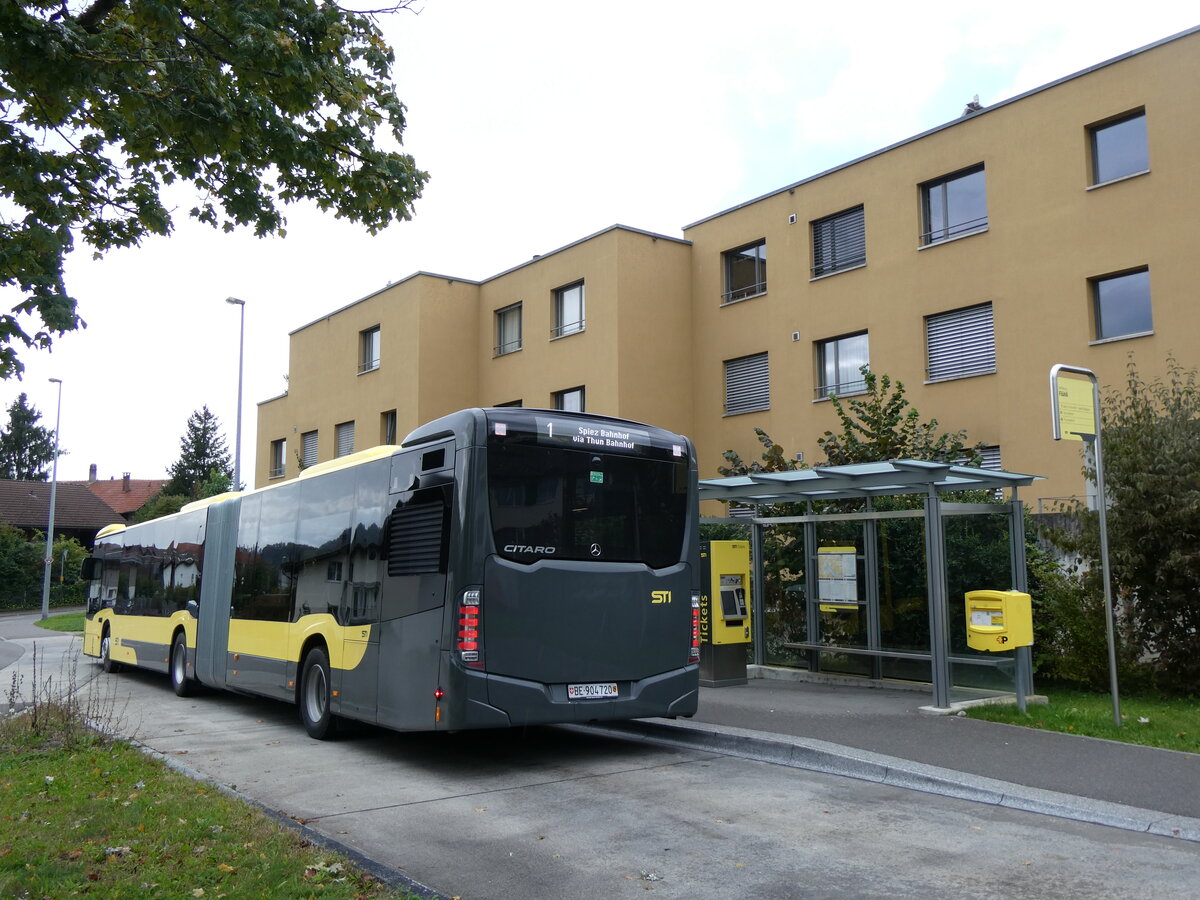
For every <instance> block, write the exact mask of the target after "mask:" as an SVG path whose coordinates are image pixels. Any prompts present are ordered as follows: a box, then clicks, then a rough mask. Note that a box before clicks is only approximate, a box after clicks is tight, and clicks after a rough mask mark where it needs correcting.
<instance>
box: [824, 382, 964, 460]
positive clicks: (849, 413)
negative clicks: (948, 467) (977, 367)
mask: <svg viewBox="0 0 1200 900" xmlns="http://www.w3.org/2000/svg"><path fill="white" fill-rule="evenodd" d="M859 371H860V372H861V373H862V376H863V381H864V382H865V383H866V392H865V393H864V394H863V395H862V396H855V397H853V398H851V399H850V400H847V401H843V400H842V399H841V398H840V397H838V396H837V395H836V394H835V395H833V396H831V397H830V398H829V399H830V402H831V403H832V404H833V409H834V412H836V413H837V416H838V419H839V420H841V432H840V433H839V434H834V433H833V432H832V431H826V432H825V436H824V437H820V438H817V444H818V445H819V446H820V447H821V449H822V450H824V451H825V463H826V465H830V466H844V465H849V464H852V463H863V462H879V461H883V460H889V459H922V460H931V461H934V462H953V463H957V464H959V465H976V464H978V462H979V460H980V459H981V454H980V451H981V450H982V448H983V446H984V445H983V444H976V445H975V446H973V447H971V446H968V445H967V433H966V431H954V432H939V431H938V427H939V426H938V420H937V419H930V420H929V421H928V422H922V421H921V414H920V413H919V412H917V410H915V409H913V408H911V407H910V406H909V403H908V400H907V399H905V397H904V383H903V382H901V381H896V382H895V386H894V387H893V382H892V379H891V378H890V377H889V376H887V375H876V374H875V373H874V372H871V371H870V370H869V369H868V368H867V367H866V366H863V367H862V368H861V369H860V370H859Z"/></svg>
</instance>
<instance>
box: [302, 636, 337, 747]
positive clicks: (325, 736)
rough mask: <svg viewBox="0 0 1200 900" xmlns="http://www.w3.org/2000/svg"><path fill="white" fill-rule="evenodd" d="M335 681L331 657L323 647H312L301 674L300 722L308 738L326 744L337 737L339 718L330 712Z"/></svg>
mask: <svg viewBox="0 0 1200 900" xmlns="http://www.w3.org/2000/svg"><path fill="white" fill-rule="evenodd" d="M332 686H333V681H332V679H331V677H330V673H329V657H328V656H326V655H325V650H324V648H322V647H313V648H312V649H311V650H309V651H308V653H307V654H306V655H305V657H304V664H303V667H302V668H301V670H300V697H299V699H300V721H301V722H303V723H304V730H305V731H307V732H308V734H309V737H314V738H316V739H317V740H318V741H326V740H329V739H330V738H332V737H333V736H334V735H335V734H337V717H336V716H335V715H334V714H333V712H332V711H331V710H330V708H329V699H330V695H331V688H332Z"/></svg>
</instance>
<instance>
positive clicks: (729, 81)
mask: <svg viewBox="0 0 1200 900" xmlns="http://www.w3.org/2000/svg"><path fill="white" fill-rule="evenodd" d="M420 2H422V3H423V6H422V9H421V12H420V14H419V15H413V14H409V13H401V14H399V15H394V16H385V17H383V18H382V20H381V25H382V27H383V29H384V32H385V34H386V36H387V37H388V39H389V40H390V42H391V43H392V46H393V47H394V48H395V50H396V58H397V64H396V69H395V78H396V83H397V85H398V93H399V95H400V97H401V99H402V100H403V101H404V102H405V103H406V104H407V106H408V129H407V131H406V137H405V147H406V148H407V149H408V151H409V152H411V153H412V154H413V155H414V156H415V157H416V159H417V162H418V164H419V165H420V166H421V168H423V169H425V170H426V171H428V172H430V173H431V175H432V180H431V182H430V184H429V186H428V188H427V189H426V191H425V195H424V197H423V199H421V200H420V201H418V203H417V206H416V214H415V217H414V219H413V220H412V221H411V222H401V223H398V224H396V225H393V226H392V227H391V228H389V229H388V230H387V231H386V232H384V233H383V234H381V235H379V236H377V237H375V238H371V237H369V236H368V235H367V234H366V232H365V231H364V230H363V229H361V228H359V227H358V226H355V225H351V224H348V223H346V222H339V221H335V220H334V219H333V218H332V216H323V215H322V214H320V213H319V212H317V211H315V210H313V209H311V208H299V207H293V208H292V209H291V210H290V211H289V212H288V213H287V215H288V235H287V237H286V238H285V239H278V238H271V239H266V240H258V239H256V238H255V237H254V236H253V235H252V234H250V233H248V232H239V233H234V234H232V235H224V234H221V233H219V232H215V231H213V230H212V229H210V228H207V227H205V226H200V225H196V224H193V223H191V222H190V221H188V220H187V219H186V209H187V203H188V198H187V197H182V198H181V200H180V204H179V205H180V207H181V208H182V209H183V210H184V211H185V212H184V213H183V214H182V215H181V217H180V218H178V219H177V221H176V230H175V233H174V234H173V235H172V236H171V237H169V238H162V239H154V240H150V241H147V242H146V243H145V244H144V245H143V246H142V247H140V248H134V249H130V250H123V251H118V252H114V253H110V254H108V255H107V256H106V257H105V258H104V259H102V260H100V261H94V260H92V259H91V258H90V254H89V253H88V252H87V251H86V250H83V251H79V252H76V253H75V254H74V255H73V256H72V257H71V258H70V260H69V262H68V266H67V283H68V289H69V290H71V291H72V293H74V295H75V296H76V297H78V298H79V300H80V314H81V315H82V316H83V318H84V319H85V320H86V321H87V322H88V328H87V329H86V330H83V331H80V332H78V333H75V334H71V335H68V336H66V337H63V338H61V339H59V340H58V341H56V344H55V347H54V350H53V351H52V352H50V353H43V352H33V351H25V352H23V353H22V359H23V360H24V362H25V365H26V367H27V368H26V373H25V376H24V379H23V381H20V382H17V381H9V382H6V383H3V384H0V403H2V404H3V407H4V408H7V406H8V404H9V403H10V402H11V401H12V399H13V398H14V397H15V396H16V395H17V394H18V393H19V392H21V391H25V392H27V393H28V394H29V397H30V399H31V401H32V402H33V403H34V404H35V405H36V406H37V408H38V409H39V410H40V411H41V412H42V424H44V425H46V426H47V427H51V428H52V427H53V426H54V414H55V403H56V393H55V392H56V387H55V385H53V384H50V383H49V382H48V381H47V379H48V378H50V377H57V378H61V379H63V382H64V383H63V391H62V425H61V441H62V446H63V447H64V448H65V449H66V450H67V451H68V455H66V456H64V457H63V458H62V459H61V460H60V463H59V473H58V475H59V478H60V479H83V478H86V477H87V472H88V464H89V463H96V464H97V465H98V467H99V475H100V477H101V478H109V477H115V478H120V477H121V474H122V473H123V472H126V471H128V472H132V474H133V476H134V477H135V478H157V477H162V476H163V474H164V472H165V470H166V467H167V466H168V465H170V464H171V462H173V461H174V460H175V459H176V457H177V456H178V452H179V439H180V437H181V436H182V434H183V431H184V426H185V424H186V421H187V418H188V416H189V415H190V414H191V412H192V411H193V410H196V409H198V408H199V407H200V406H202V405H204V404H207V405H208V406H209V408H210V409H212V410H213V412H214V413H215V414H216V415H217V416H218V417H219V418H220V420H221V422H222V423H223V425H224V426H225V429H226V434H227V436H228V443H229V445H230V448H231V450H232V447H233V443H234V419H235V408H236V403H237V353H238V310H237V308H236V307H233V306H229V305H227V304H226V303H225V302H224V301H225V298H226V297H227V296H230V295H233V296H237V297H241V298H243V299H244V300H245V301H246V369H245V394H244V401H243V410H244V411H243V425H242V429H243V435H242V472H243V480H245V481H247V482H248V483H249V482H252V481H253V470H254V469H253V463H254V441H255V423H256V419H257V406H256V405H257V403H258V402H260V401H262V400H266V399H268V398H270V397H273V396H275V395H277V394H280V393H282V392H283V391H284V390H285V388H286V385H285V382H284V374H285V373H286V372H287V367H288V360H287V346H288V339H287V335H288V332H289V331H291V330H293V329H295V328H297V327H299V326H301V325H303V324H305V323H307V322H310V321H312V320H313V319H316V318H319V317H320V316H322V315H324V314H325V313H328V312H330V311H332V310H334V309H337V308H339V307H341V306H344V305H345V304H347V303H349V302H352V301H353V300H356V299H358V298H359V297H362V296H364V295H366V294H368V293H371V292H373V291H375V290H378V289H379V288H381V287H383V286H385V285H386V284H388V282H389V281H397V280H399V279H401V278H404V277H405V276H407V275H409V274H411V273H412V272H415V271H417V270H425V271H432V272H437V273H441V274H446V275H456V276H459V277H462V278H469V279H481V278H486V277H488V276H490V275H494V274H496V273H498V272H501V271H503V270H505V269H507V268H509V267H511V266H514V265H517V264H519V263H521V262H523V261H525V260H527V259H529V258H530V257H532V256H533V255H534V254H538V253H545V252H547V251H550V250H553V249H555V248H557V247H561V246H562V245H564V244H567V243H570V242H571V241H574V240H576V239H578V238H581V237H584V236H586V235H588V234H591V233H593V232H595V231H599V230H600V229H602V228H605V227H607V226H609V225H612V224H614V223H621V224H624V225H630V226H633V227H636V228H644V229H647V230H650V231H657V232H661V233H664V234H668V235H673V236H680V235H681V229H682V227H683V226H684V225H687V224H689V223H691V222H693V221H695V220H697V219H701V218H704V217H705V216H708V215H710V214H712V213H715V212H718V211H720V210H722V209H726V208H728V207H730V206H733V205H736V204H738V203H741V202H744V201H746V200H749V199H751V198H753V197H757V196H759V195H761V194H764V193H767V192H769V191H771V190H774V189H776V188H780V187H783V186H785V185H787V184H790V183H792V182H794V181H798V180H800V179H802V178H805V177H808V176H810V175H813V174H816V173H818V172H820V171H823V170H825V169H828V168H830V167H832V166H835V165H837V164H839V163H842V162H845V161H848V160H850V159H853V158H855V157H857V156H861V155H863V154H865V153H869V152H871V151H873V150H877V149H880V148H882V147H884V146H887V145H888V144H891V143H894V142H895V141H898V140H901V139H903V138H906V137H909V136H911V135H914V134H917V133H920V132H922V131H924V130H926V129H928V128H931V127H933V126H935V125H939V124H941V123H943V122H946V121H949V120H952V119H955V118H957V117H958V116H959V115H960V114H961V113H962V109H963V106H964V105H965V103H966V102H967V101H968V100H970V99H971V98H972V96H973V95H976V94H978V95H979V99H980V101H981V102H982V103H983V104H984V105H990V104H992V103H994V102H996V101H999V100H1003V99H1005V98H1008V97H1011V96H1013V95H1015V94H1019V93H1021V92H1023V91H1026V90H1029V89H1030V88H1033V87H1037V86H1038V85H1041V84H1045V83H1046V82H1048V81H1052V80H1054V79H1056V78H1059V77H1061V76H1063V75H1068V74H1070V73H1073V72H1076V71H1078V70H1080V69H1083V68H1086V67H1088V66H1090V65H1093V64H1095V63H1098V62H1101V61H1103V60H1106V59H1109V58H1111V57H1113V56H1117V55H1119V54H1121V53H1124V52H1126V51H1128V50H1132V49H1135V48H1137V47H1140V46H1143V45H1145V44H1148V43H1151V42H1153V41H1156V40H1158V39H1160V38H1164V37H1167V36H1169V35H1171V34H1175V33H1176V32H1179V31H1182V30H1184V29H1186V28H1190V27H1192V26H1193V25H1195V24H1197V22H1196V21H1195V13H1194V12H1192V11H1191V10H1190V4H1184V3H1178V2H1159V0H1143V2H1141V3H1138V4H1136V5H1132V6H1129V5H1122V6H1120V7H1116V6H1109V7H1105V6H1104V5H1103V4H1100V5H1097V4H1096V3H1095V2H1094V0H1092V2H1055V0H1042V2H1036V3H1034V2H1025V0H1015V2H1014V0H1010V2H1007V3H1003V4H1001V3H994V4H989V5H988V7H987V8H986V9H984V8H983V6H982V4H976V3H963V2H940V0H934V2H930V0H927V2H924V3H921V4H912V3H902V2H898V0H890V2H857V3H843V4H820V5H818V4H815V3H811V2H800V0H741V2H736V3H735V2H731V0H726V2H722V3H717V2H711V0H639V2H615V0H610V2H608V3H596V2H589V3H581V2H572V0H509V2H506V3H498V2H495V0H420ZM346 5H355V4H354V3H352V2H347V3H346ZM357 5H358V7H359V8H367V7H368V6H374V5H382V4H377V3H373V2H372V0H359V3H358V4H357ZM15 302H16V295H15V293H11V292H9V291H7V290H6V291H4V292H0V303H4V304H5V305H11V304H12V303H15ZM6 422H7V415H6V414H5V413H4V412H3V410H0V425H3V424H4V423H6Z"/></svg>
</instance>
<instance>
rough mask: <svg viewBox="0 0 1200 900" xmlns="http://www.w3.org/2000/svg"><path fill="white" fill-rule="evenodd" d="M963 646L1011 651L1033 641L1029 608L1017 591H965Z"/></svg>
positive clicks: (1028, 601) (1031, 614)
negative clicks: (965, 637)
mask: <svg viewBox="0 0 1200 900" xmlns="http://www.w3.org/2000/svg"><path fill="white" fill-rule="evenodd" d="M966 601H967V646H968V647H970V648H971V649H973V650H989V651H994V650H1012V649H1014V648H1016V647H1028V646H1029V645H1030V644H1032V643H1033V608H1032V606H1031V604H1030V599H1029V595H1028V594H1023V593H1021V592H1020V591H967V594H966Z"/></svg>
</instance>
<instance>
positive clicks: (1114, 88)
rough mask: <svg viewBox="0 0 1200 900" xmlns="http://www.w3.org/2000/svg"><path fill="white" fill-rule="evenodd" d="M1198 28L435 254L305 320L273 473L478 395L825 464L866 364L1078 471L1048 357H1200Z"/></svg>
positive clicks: (400, 429)
mask: <svg viewBox="0 0 1200 900" xmlns="http://www.w3.org/2000/svg"><path fill="white" fill-rule="evenodd" d="M1198 146H1200V29H1193V30H1191V31H1187V32H1184V33H1182V34H1180V35H1176V36H1174V37H1172V38H1169V39H1166V40H1164V41H1160V42H1158V43H1156V44H1153V45H1150V46H1148V47H1144V48H1141V49H1140V50H1137V51H1133V52H1131V53H1128V54H1125V55H1124V56H1121V57H1118V58H1116V59H1113V60H1109V61H1107V62H1105V63H1101V64H1099V65H1097V66H1094V67H1092V68H1090V69H1088V70H1085V71H1083V72H1080V73H1077V74H1075V75H1072V76H1069V77H1067V78H1064V79H1061V80H1059V81H1056V82H1053V83H1051V84H1048V85H1045V86H1043V87H1040V88H1037V89H1035V90H1033V91H1029V92H1027V93H1025V94H1023V95H1021V96H1019V97H1016V98H1013V99H1011V100H1008V101H1004V102H1002V103H998V104H996V105H994V106H992V107H988V108H981V109H978V110H976V109H974V108H973V107H969V108H968V110H967V112H966V113H965V114H964V116H963V117H962V118H960V119H958V120H955V121H953V122H950V123H947V124H946V125H943V126H940V127H938V128H934V129H932V130H930V131H928V132H925V133H923V134H920V135H917V136H915V137H913V138H910V139H908V140H905V141H902V142H900V143H898V144H895V145H893V146H891V147H887V148H885V149H883V150H880V151H878V152H876V153H872V154H869V155H868V156H865V157H862V158H860V159H857V160H853V161H850V162H847V163H845V164H844V165H842V166H839V167H837V168H834V169H832V170H830V171H827V172H824V173H821V174H819V175H816V176H814V177H812V178H808V179H805V180H803V181H800V182H797V183H795V184H792V185H789V186H787V187H784V188H781V189H779V190H777V191H774V192H772V193H770V194H767V195H765V196H762V197H758V198H755V199H753V200H750V201H748V202H746V203H744V204H741V205H739V206H737V207H734V208H732V209H728V210H725V211H722V212H719V213H717V214H715V215H713V216H710V217H708V218H705V219H703V220H701V221H699V222H695V223H693V224H691V225H689V226H687V227H686V228H684V229H683V233H684V237H685V239H684V240H680V239H678V238H672V237H667V236H664V235H658V234H651V233H648V232H645V231H640V230H637V229H634V228H628V227H625V226H620V225H617V226H613V227H611V228H609V229H606V230H605V231H602V232H599V233H597V234H594V235H591V236H589V237H586V238H583V239H582V240H580V241H577V242H575V243H573V244H570V245H568V246H566V247H563V248H561V249H559V250H556V251H554V252H552V253H548V254H546V255H544V256H541V257H536V258H534V259H533V260H530V261H528V262H525V263H523V264H521V265H518V266H516V267H514V268H512V269H509V270H508V271H505V272H502V273H500V274H498V275H496V276H494V277H492V278H488V279H485V280H483V281H479V282H475V281H469V280H463V279H459V278H454V277H450V276H442V275H434V274H430V273H424V272H421V273H417V274H416V275H413V276H411V277H409V278H407V279H405V280H404V281H401V282H399V283H397V284H394V285H391V286H389V287H387V288H385V289H384V290H381V291H379V292H377V293H374V294H371V295H369V296H367V297H365V298H363V299H361V300H359V301H357V302H355V303H351V304H349V305H347V306H344V307H342V308H341V309H338V310H335V311H334V312H331V313H330V314H329V315H328V316H326V317H324V318H322V319H320V320H318V321H316V322H313V323H310V324H308V325H305V326H304V327H302V328H300V329H298V330H296V331H294V332H292V334H291V350H290V354H291V359H290V369H289V385H288V392H287V393H286V394H284V395H282V396H279V397H275V398H272V399H269V400H266V401H264V402H262V403H260V404H259V408H258V446H257V448H256V449H257V453H256V469H255V484H256V485H258V486H262V485H266V484H269V483H271V482H272V481H274V480H277V479H282V478H290V477H294V476H295V475H296V474H298V472H299V470H300V468H301V467H303V466H306V465H310V464H312V463H315V462H319V461H323V460H326V459H330V458H333V457H335V456H338V455H342V454H345V453H348V452H351V451H353V450H356V449H363V448H366V447H369V446H373V445H376V444H379V443H389V442H394V441H397V440H399V439H402V438H403V436H404V435H405V434H406V433H407V431H408V430H409V429H411V428H412V427H414V426H415V425H417V424H419V423H421V422H424V421H428V420H430V419H433V418H435V417H437V416H440V415H442V414H444V413H447V412H450V411H452V410H455V409H458V408H462V407H468V406H493V405H502V404H506V403H510V404H517V403H520V404H522V405H525V406H546V407H559V408H564V409H576V408H581V409H585V410H587V411H589V412H596V413H602V414H609V415H617V416H623V417H626V418H631V419H639V420H643V421H648V422H653V423H655V424H658V425H662V426H664V427H667V428H671V429H674V430H677V431H681V432H684V433H686V434H688V435H689V436H691V437H692V438H693V440H694V441H695V442H696V445H697V448H698V451H699V454H700V468H701V473H702V475H703V476H712V475H715V474H716V469H717V466H718V465H720V464H721V462H722V453H723V452H724V451H726V450H730V449H732V450H737V451H738V452H739V453H741V454H742V456H743V457H744V458H747V459H757V458H758V455H759V453H760V452H761V450H760V446H759V444H758V442H757V441H756V439H755V436H754V428H755V427H760V428H763V429H765V430H766V431H767V432H768V433H769V434H770V435H771V436H772V437H773V438H774V439H775V440H776V441H777V442H779V443H780V444H782V445H783V446H784V447H785V448H786V449H787V450H788V451H789V452H796V451H799V452H803V453H804V454H805V455H806V458H807V459H808V460H809V461H816V460H819V459H820V458H821V454H820V452H819V448H818V446H817V443H816V441H817V438H818V437H820V436H821V435H822V434H823V433H824V432H825V431H826V430H827V429H833V428H835V427H836V417H835V416H834V414H833V410H832V405H831V404H830V402H829V396H830V395H831V394H835V393H836V394H837V395H838V396H839V397H847V398H848V397H851V396H853V395H855V394H856V393H858V392H861V390H862V380H861V375H860V374H859V367H860V366H861V365H868V366H869V367H870V369H871V370H872V371H874V372H878V373H886V374H888V375H890V376H891V377H892V378H894V379H899V380H900V381H903V382H904V384H905V386H906V388H907V391H908V398H909V400H910V401H911V403H912V404H913V406H914V407H916V408H917V409H918V410H920V413H921V415H922V418H923V419H929V418H936V419H937V420H938V421H939V422H940V423H941V424H942V426H943V427H944V428H946V429H949V430H957V429H960V428H962V429H966V430H967V431H968V432H969V437H970V439H971V441H972V442H979V441H982V442H983V443H985V444H987V445H988V446H989V448H990V449H989V453H988V461H989V464H990V465H996V466H1001V467H1003V468H1005V469H1009V470H1012V471H1022V472H1030V473H1036V474H1042V475H1046V476H1047V481H1046V482H1042V483H1040V484H1039V487H1037V488H1035V489H1033V490H1034V491H1035V492H1036V494H1035V495H1033V496H1026V497H1025V499H1026V500H1027V501H1031V502H1032V501H1037V500H1046V501H1050V500H1052V499H1053V498H1056V497H1065V496H1078V495H1081V494H1082V493H1083V492H1084V484H1083V480H1082V476H1081V475H1080V457H1079V454H1078V445H1074V444H1072V445H1070V446H1056V445H1054V443H1053V441H1052V440H1051V437H1050V427H1051V423H1050V420H1049V383H1048V373H1049V370H1050V367H1051V366H1052V365H1054V364H1055V363H1067V364H1070V365H1074V366H1084V367H1087V368H1090V369H1092V370H1094V371H1095V372H1097V374H1098V375H1099V376H1100V379H1101V381H1102V382H1103V383H1105V384H1110V385H1121V384H1123V382H1124V376H1125V372H1126V367H1127V364H1128V362H1129V359H1130V358H1131V357H1132V358H1133V360H1134V361H1135V362H1136V363H1137V365H1138V368H1139V370H1140V371H1141V373H1142V374H1143V375H1144V376H1147V377H1152V376H1154V375H1157V374H1160V373H1162V371H1163V369H1164V364H1165V360H1166V358H1167V357H1168V356H1169V355H1173V356H1174V357H1175V358H1176V359H1178V360H1179V361H1180V362H1181V363H1183V364H1184V365H1196V364H1197V363H1198V362H1200V327H1198V326H1200V314H1198V313H1197V308H1196V303H1195V296H1196V285H1197V284H1200V254H1198V253H1197V252H1196V249H1195V248H1196V247H1197V246H1200V216H1197V214H1196V209H1197V205H1198V201H1200V164H1198V163H1197V161H1196V159H1197V158H1196V148H1197V147H1198Z"/></svg>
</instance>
